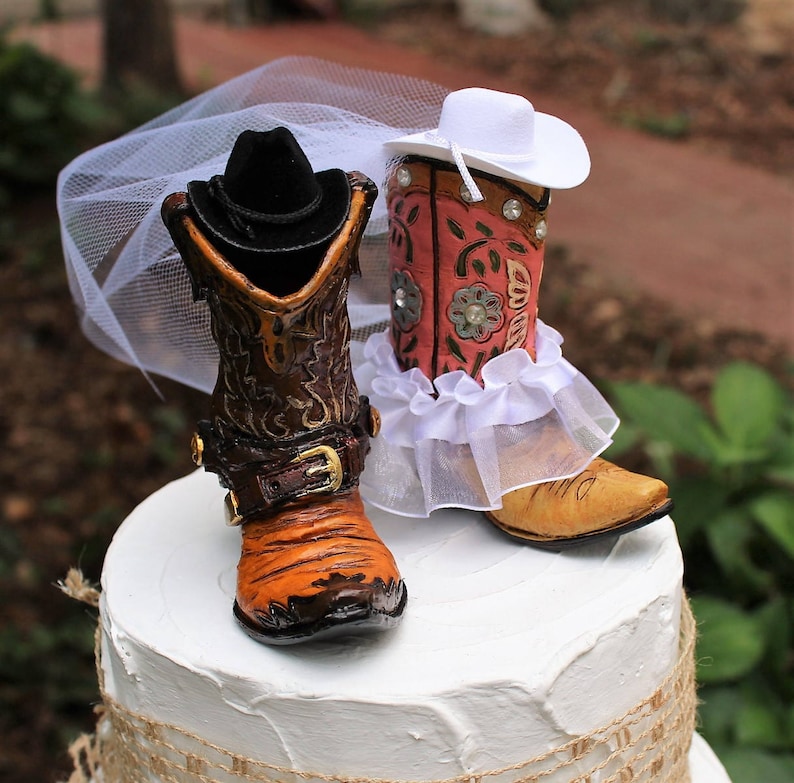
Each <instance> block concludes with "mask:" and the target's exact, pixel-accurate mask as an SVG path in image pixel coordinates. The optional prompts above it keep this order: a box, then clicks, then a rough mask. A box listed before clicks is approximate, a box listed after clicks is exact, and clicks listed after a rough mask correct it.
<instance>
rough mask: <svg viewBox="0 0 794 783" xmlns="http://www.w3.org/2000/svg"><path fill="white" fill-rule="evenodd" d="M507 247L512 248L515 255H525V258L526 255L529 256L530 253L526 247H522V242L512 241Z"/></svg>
mask: <svg viewBox="0 0 794 783" xmlns="http://www.w3.org/2000/svg"><path fill="white" fill-rule="evenodd" d="M507 246H508V247H509V248H510V249H511V250H512V251H513V252H514V253H520V254H521V255H524V256H525V255H526V254H527V252H528V251H527V249H526V247H524V245H522V244H521V243H520V242H514V241H512V240H511V241H510V242H508V243H507Z"/></svg>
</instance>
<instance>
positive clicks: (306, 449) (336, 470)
mask: <svg viewBox="0 0 794 783" xmlns="http://www.w3.org/2000/svg"><path fill="white" fill-rule="evenodd" d="M361 399H362V405H361V410H360V413H359V418H358V421H356V422H354V423H353V424H351V425H349V426H346V425H343V424H332V425H327V426H324V427H319V428H318V429H316V430H311V431H309V432H306V433H302V434H301V435H298V436H297V437H295V438H291V439H285V440H280V441H262V440H259V439H253V438H225V439H224V438H221V437H219V436H218V435H217V434H216V432H215V430H214V429H213V427H212V424H211V423H210V422H209V421H201V422H199V424H198V432H197V433H196V435H195V436H194V438H193V459H194V462H196V464H199V465H202V466H203V467H204V469H205V470H208V471H211V472H212V473H217V474H218V475H219V476H220V478H221V483H222V484H223V485H224V486H225V487H227V488H228V489H229V494H228V495H227V496H226V511H227V522H228V523H229V524H230V525H239V524H241V523H242V522H244V521H245V520H246V518H248V517H250V516H251V515H253V514H260V513H262V512H266V511H269V510H271V509H273V508H276V507H277V506H280V505H283V504H284V503H288V502H291V501H295V500H299V499H300V498H303V497H307V496H310V495H314V494H330V493H333V492H337V491H340V490H345V489H350V488H351V487H354V486H356V485H357V484H358V478H359V476H360V475H361V471H362V470H363V469H364V458H365V457H366V455H367V453H368V452H369V436H370V434H374V433H373V432H372V429H373V425H372V423H371V422H372V421H373V420H377V412H376V411H375V409H374V408H372V409H370V406H369V402H368V401H367V399H366V398H365V397H362V398H361ZM373 413H374V415H373Z"/></svg>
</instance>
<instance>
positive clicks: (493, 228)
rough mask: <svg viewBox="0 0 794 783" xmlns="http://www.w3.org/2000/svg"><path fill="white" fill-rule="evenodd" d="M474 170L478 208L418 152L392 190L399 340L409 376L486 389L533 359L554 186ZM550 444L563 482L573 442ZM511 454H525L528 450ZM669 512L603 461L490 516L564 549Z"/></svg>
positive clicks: (664, 501) (447, 168) (508, 499)
mask: <svg viewBox="0 0 794 783" xmlns="http://www.w3.org/2000/svg"><path fill="white" fill-rule="evenodd" d="M475 174H476V185H477V187H478V188H479V190H480V191H481V195H482V197H483V198H482V200H479V201H477V202H475V201H474V200H473V198H472V196H471V193H470V192H469V189H468V188H467V187H466V185H465V183H464V181H463V179H462V178H461V175H460V173H459V171H458V169H457V168H456V167H455V166H453V165H449V164H446V163H443V162H441V161H438V160H435V159H429V158H422V157H418V156H409V157H407V158H405V159H403V160H402V161H400V163H399V164H398V165H397V166H396V167H395V168H394V170H393V171H392V172H391V174H390V176H389V179H388V183H387V202H388V208H389V220H390V234H389V256H390V274H391V283H392V319H391V329H390V337H391V342H392V346H393V348H394V352H395V356H396V358H397V361H398V364H399V365H400V367H401V368H402V369H403V370H408V369H410V368H413V367H418V368H419V369H421V370H422V371H423V373H424V374H425V375H426V376H427V377H428V378H429V379H431V380H432V379H434V378H436V377H438V376H439V375H441V374H443V373H448V372H451V371H454V370H464V371H465V372H466V373H467V374H469V375H471V376H472V377H473V378H474V379H475V380H477V381H480V382H482V376H481V373H482V369H483V367H484V365H485V364H486V362H488V361H489V360H490V359H493V358H494V357H496V356H498V355H500V354H502V353H504V352H506V351H509V350H511V349H514V348H519V349H523V350H525V351H527V353H529V355H530V356H531V357H532V359H533V360H534V359H535V358H536V357H535V345H536V326H537V302H538V287H539V285H540V279H541V275H542V271H543V253H544V248H545V238H546V234H547V229H548V224H547V209H548V205H549V190H548V189H547V188H543V187H540V186H536V185H531V184H528V183H525V182H517V181H511V180H507V179H505V178H503V177H497V176H495V175H490V174H486V173H483V172H476V173H475ZM541 438H542V435H541ZM545 441H546V442H541V443H540V444H534V445H540V446H541V447H542V448H543V449H544V450H545V449H548V451H549V453H551V454H552V460H550V461H552V462H554V463H555V464H556V465H557V466H558V468H561V470H560V472H559V473H558V474H557V475H565V474H566V473H567V472H569V471H568V470H567V469H566V467H565V466H566V460H570V458H571V455H570V454H569V453H567V448H566V446H565V445H564V444H561V443H555V442H554V437H553V436H549V437H548V438H547V439H545ZM513 448H514V451H515V459H516V460H520V459H522V457H525V453H522V446H521V444H520V443H519V444H516V445H515V446H514V447H513ZM555 449H556V450H557V451H558V452H559V453H554V450H555ZM577 469H578V466H577ZM670 507H671V503H670V501H669V500H668V498H667V486H666V485H665V484H664V483H663V482H661V481H658V480H656V479H653V478H648V477H646V476H641V475H638V474H634V473H629V472H628V471H625V470H623V469H621V468H618V467H617V466H615V465H612V464H610V463H608V462H606V461H605V460H602V459H596V460H593V461H592V462H591V463H590V465H589V466H588V467H587V469H586V470H585V471H583V472H581V473H579V474H578V475H574V476H573V477H572V478H569V479H564V480H562V481H548V482H544V483H539V484H533V485H530V486H527V487H524V488H521V489H517V490H513V491H511V492H508V493H506V494H505V495H504V496H503V497H502V507H501V508H500V509H497V510H494V511H489V512H486V516H487V517H488V519H489V520H491V522H493V523H494V524H495V525H496V526H497V527H499V528H500V529H501V530H503V531H505V532H506V533H508V534H510V535H511V536H514V537H516V538H520V539H522V540H525V541H527V542H529V543H533V544H536V545H538V546H549V547H554V548H557V547H560V546H566V545H570V544H574V543H579V542H584V541H589V540H592V539H593V538H596V537H599V536H602V535H607V534H617V533H621V532H625V531H626V530H629V529H633V528H636V527H639V526H641V525H644V524H647V523H648V522H650V521H652V520H654V519H657V518H658V517H660V516H663V515H664V514H666V513H667V512H668V511H669V509H670Z"/></svg>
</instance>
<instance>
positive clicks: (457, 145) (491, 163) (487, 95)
mask: <svg viewBox="0 0 794 783" xmlns="http://www.w3.org/2000/svg"><path fill="white" fill-rule="evenodd" d="M386 146H387V147H389V148H390V149H392V150H394V151H395V152H400V153H411V154H417V155H424V156H427V157H432V158H436V159H439V160H444V161H447V162H455V163H457V164H458V168H459V169H460V171H461V175H462V176H463V179H464V180H467V176H468V170H467V169H466V167H467V166H471V167H472V168H473V169H477V170H479V171H484V172H486V173H488V174H495V175H497V176H500V177H507V178H509V179H514V180H519V181H521V182H529V183H531V184H533V185H540V186H542V187H546V188H573V187H576V186H577V185H580V184H581V183H582V182H584V181H585V179H587V175H588V174H589V173H590V155H589V154H588V152H587V147H586V146H585V143H584V141H583V140H582V137H581V136H580V135H579V133H578V132H577V131H576V130H575V129H574V128H572V127H571V126H570V125H569V124H568V123H567V122H564V121H563V120H561V119H559V118H557V117H554V116H552V115H551V114H543V113H541V112H538V111H535V109H534V107H533V106H532V104H531V103H530V102H529V101H528V100H527V99H526V98H524V97H522V96H521V95H513V94H511V93H506V92H499V91H497V90H487V89H484V88H481V87H470V88H468V89H465V90H457V91H455V92H451V93H449V95H447V97H446V98H445V99H444V103H443V105H442V107H441V117H440V119H439V123H438V128H436V129H435V130H431V131H426V132H421V133H412V134H411V135H409V136H402V137H400V138H398V139H394V140H392V141H388V142H386ZM467 184H468V183H467ZM469 187H470V189H471V186H469Z"/></svg>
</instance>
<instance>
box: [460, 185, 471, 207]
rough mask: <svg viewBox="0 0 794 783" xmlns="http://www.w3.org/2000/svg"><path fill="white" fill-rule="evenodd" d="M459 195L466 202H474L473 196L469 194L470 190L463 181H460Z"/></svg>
mask: <svg viewBox="0 0 794 783" xmlns="http://www.w3.org/2000/svg"><path fill="white" fill-rule="evenodd" d="M460 197H461V198H462V199H463V200H464V201H465V202H466V203H467V204H471V203H473V202H474V198H473V197H472V195H471V191H470V190H469V189H468V187H466V183H465V182H461V183H460Z"/></svg>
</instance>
